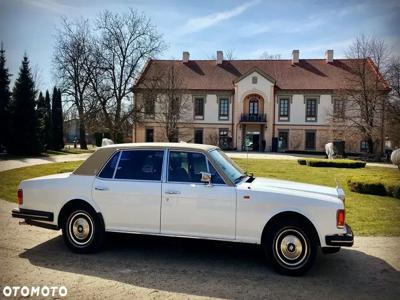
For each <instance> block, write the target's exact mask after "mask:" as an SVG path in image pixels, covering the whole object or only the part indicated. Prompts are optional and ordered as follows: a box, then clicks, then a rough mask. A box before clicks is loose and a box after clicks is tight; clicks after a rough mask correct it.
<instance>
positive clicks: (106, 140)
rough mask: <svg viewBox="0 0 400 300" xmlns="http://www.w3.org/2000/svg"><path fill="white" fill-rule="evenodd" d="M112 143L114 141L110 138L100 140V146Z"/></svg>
mask: <svg viewBox="0 0 400 300" xmlns="http://www.w3.org/2000/svg"><path fill="white" fill-rule="evenodd" d="M112 144H114V141H113V140H111V139H108V138H103V139H102V140H101V146H102V147H104V146H108V145H112Z"/></svg>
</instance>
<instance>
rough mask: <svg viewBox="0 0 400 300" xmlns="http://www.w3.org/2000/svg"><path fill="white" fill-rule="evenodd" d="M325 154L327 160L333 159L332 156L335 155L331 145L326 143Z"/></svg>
mask: <svg viewBox="0 0 400 300" xmlns="http://www.w3.org/2000/svg"><path fill="white" fill-rule="evenodd" d="M325 152H326V155H327V156H328V159H333V155H334V154H335V151H334V148H333V143H327V144H326V145H325Z"/></svg>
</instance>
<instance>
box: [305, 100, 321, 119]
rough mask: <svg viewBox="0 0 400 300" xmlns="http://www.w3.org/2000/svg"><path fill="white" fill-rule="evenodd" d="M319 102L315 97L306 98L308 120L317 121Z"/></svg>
mask: <svg viewBox="0 0 400 300" xmlns="http://www.w3.org/2000/svg"><path fill="white" fill-rule="evenodd" d="M317 103H318V101H317V99H315V98H312V99H307V100H306V122H316V121H317Z"/></svg>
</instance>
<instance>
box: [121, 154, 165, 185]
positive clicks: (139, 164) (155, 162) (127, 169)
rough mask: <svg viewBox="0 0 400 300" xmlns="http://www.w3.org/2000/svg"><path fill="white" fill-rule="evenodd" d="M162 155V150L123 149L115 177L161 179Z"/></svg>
mask: <svg viewBox="0 0 400 300" xmlns="http://www.w3.org/2000/svg"><path fill="white" fill-rule="evenodd" d="M163 156H164V151H162V150H131V151H123V152H122V154H121V158H120V160H119V164H118V167H117V172H116V173H115V178H116V179H136V180H161V172H162V161H163Z"/></svg>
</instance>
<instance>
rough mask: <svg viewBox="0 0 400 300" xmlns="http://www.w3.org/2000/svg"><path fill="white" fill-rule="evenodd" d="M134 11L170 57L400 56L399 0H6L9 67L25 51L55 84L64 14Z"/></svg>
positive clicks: (0, 0) (1, 2) (14, 67)
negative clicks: (364, 38)
mask: <svg viewBox="0 0 400 300" xmlns="http://www.w3.org/2000/svg"><path fill="white" fill-rule="evenodd" d="M128 8H133V9H136V10H138V11H139V12H143V13H144V14H145V15H147V16H148V17H149V18H150V19H151V21H152V23H153V24H154V25H155V26H156V28H157V30H158V31H159V32H160V33H161V34H162V35H163V38H164V40H165V42H166V44H167V46H168V47H167V49H166V50H165V51H164V52H163V53H162V54H161V55H160V56H159V58H163V59H172V58H174V59H181V58H182V51H189V52H190V58H191V59H210V58H211V57H215V53H216V51H217V50H223V51H232V52H233V55H234V57H235V58H236V59H258V58H260V56H261V55H262V54H263V53H264V52H268V53H269V54H280V55H281V58H283V59H285V58H290V56H291V53H292V50H293V49H299V50H300V58H323V57H324V53H325V50H326V49H333V50H334V52H335V54H334V56H335V58H343V57H345V54H346V49H348V47H349V45H350V44H351V43H352V41H354V39H355V38H356V37H357V36H359V35H361V34H365V35H368V36H375V37H378V38H380V39H383V40H384V41H385V42H386V43H387V45H388V46H389V48H390V50H391V52H392V54H393V55H400V0H380V1H378V0H374V1H370V0H364V1H358V0H348V1H337V0H330V1H326V0H325V1H317V0H313V1H311V0H310V1H301V0H295V1H286V0H278V1H276V0H275V1H269V0H268V1H267V0H264V1H263V0H251V1H239V0H209V1H207V0H182V1H181V0H171V1H168V0H113V1H111V0H96V1H95V0H0V41H2V42H3V45H4V48H5V50H6V57H7V66H8V68H9V70H10V72H11V73H12V74H13V75H14V76H13V78H12V80H14V79H15V77H16V76H17V74H18V69H19V66H20V64H21V59H22V57H23V55H24V53H26V54H27V55H28V57H29V59H30V61H31V66H32V68H33V70H34V71H35V72H36V73H37V74H38V78H39V87H40V88H41V89H43V90H44V89H51V88H52V86H53V85H54V84H55V83H56V79H55V78H54V75H53V72H52V56H53V49H54V40H55V39H54V35H55V33H56V30H57V28H59V26H60V25H61V18H62V17H67V18H70V19H74V18H85V19H94V18H95V17H96V16H97V15H98V14H99V13H100V12H101V11H103V10H105V9H108V10H110V11H113V12H124V11H127V9H128Z"/></svg>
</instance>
